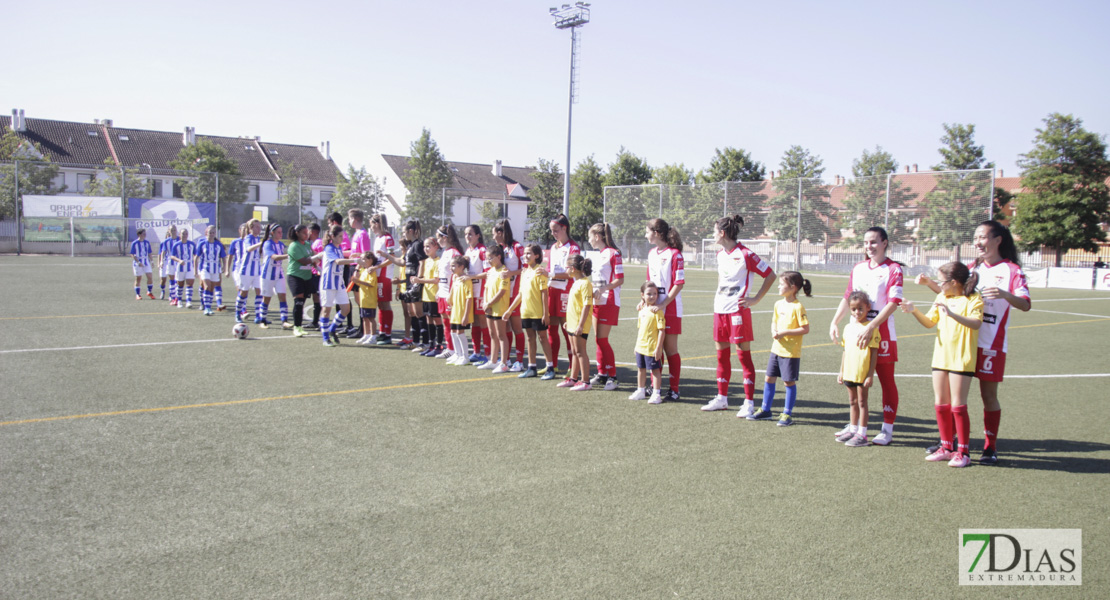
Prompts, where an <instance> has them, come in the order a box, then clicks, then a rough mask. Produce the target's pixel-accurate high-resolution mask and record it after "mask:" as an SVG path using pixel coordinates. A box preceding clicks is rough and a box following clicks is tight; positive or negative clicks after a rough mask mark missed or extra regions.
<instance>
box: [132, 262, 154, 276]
mask: <svg viewBox="0 0 1110 600" xmlns="http://www.w3.org/2000/svg"><path fill="white" fill-rule="evenodd" d="M131 272H132V273H134V274H135V277H142V275H143V273H146V274H147V275H150V274H151V273H153V272H154V271H153V270H151V268H150V264H149V263H147V264H145V265H140V264H139V263H137V262H135V261H131Z"/></svg>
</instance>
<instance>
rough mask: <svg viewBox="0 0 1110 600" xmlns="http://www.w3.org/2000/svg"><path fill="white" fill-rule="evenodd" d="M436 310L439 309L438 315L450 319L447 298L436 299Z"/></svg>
mask: <svg viewBox="0 0 1110 600" xmlns="http://www.w3.org/2000/svg"><path fill="white" fill-rule="evenodd" d="M436 308H438V309H439V314H440V316H442V317H443V318H445V319H450V318H451V311H450V306H449V305H448V304H447V298H436Z"/></svg>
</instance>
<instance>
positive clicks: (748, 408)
mask: <svg viewBox="0 0 1110 600" xmlns="http://www.w3.org/2000/svg"><path fill="white" fill-rule="evenodd" d="M754 414H755V404H754V403H753V404H748V403H744V405H743V406H741V407H740V412H738V413H736V416H737V417H740V418H741V419H746V418H748V417H750V416H752V415H754Z"/></svg>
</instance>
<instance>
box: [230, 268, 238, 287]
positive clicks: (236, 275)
mask: <svg viewBox="0 0 1110 600" xmlns="http://www.w3.org/2000/svg"><path fill="white" fill-rule="evenodd" d="M231 279H233V280H234V281H235V289H239V271H232V272H231Z"/></svg>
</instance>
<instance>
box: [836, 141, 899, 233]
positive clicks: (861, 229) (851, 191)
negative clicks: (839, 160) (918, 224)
mask: <svg viewBox="0 0 1110 600" xmlns="http://www.w3.org/2000/svg"><path fill="white" fill-rule="evenodd" d="M897 170H898V161H896V160H894V157H893V156H891V154H890V153H889V152H887V151H885V150H883V149H882V147H881V146H876V147H875V151H874V152H868V151H867V150H864V151H863V154H862V155H860V157H859V158H857V159H856V160H854V161H852V177H853V180H852V182H851V183H849V184H848V189H847V193H846V195H845V197H844V211H843V213H842V214H843V220H842V221H841V227H843V228H846V229H851V230H852V236H851V237H846V238H844V240H843V242H842V243H843V244H845V245H858V244H860V243H862V242H863V234H864V233H865V232H866V231H867V229H868V228H870V227H874V226H876V225H878V226H880V227H885V228H886V230H887V235H888V236H889V238H890V242H891V243H892V244H894V243H903V244H904V243H908V242H910V241H911V235H912V231H911V229H910V227H909V226H908V225H907V224H906V221H907V220H906V219H904V218H902V217H901V216H899V215H898V211H899V210H900V209H903V208H905V207H906V206H907V205H908V204H909V201H910V200H911V199H912V198H913V194H911V193H910V192H909V191H908V190H906V189H905V187H904V186H903V185H902V184H901V182H899V181H897V180H895V179H893V178H891V180H890V197H889V200H888V198H887V175H889V174H891V173H894V172H895V171H897ZM888 202H889V205H890V213H891V214H890V219H889V220H888V219H887V204H888Z"/></svg>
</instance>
